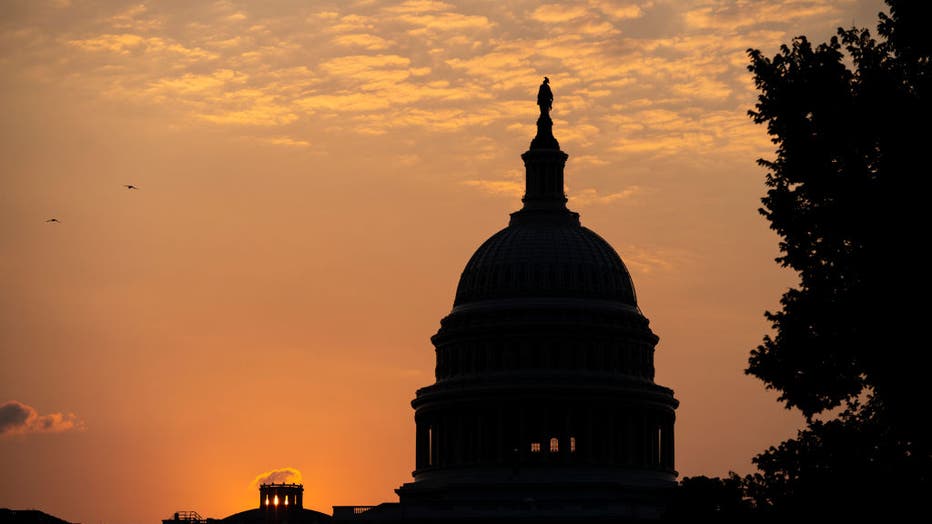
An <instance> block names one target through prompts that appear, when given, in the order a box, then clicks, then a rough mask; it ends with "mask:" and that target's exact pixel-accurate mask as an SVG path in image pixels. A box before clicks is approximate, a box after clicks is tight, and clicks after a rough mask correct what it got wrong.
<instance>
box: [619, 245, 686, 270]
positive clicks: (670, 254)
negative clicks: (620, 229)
mask: <svg viewBox="0 0 932 524" xmlns="http://www.w3.org/2000/svg"><path fill="white" fill-rule="evenodd" d="M618 254H619V255H620V256H621V258H622V260H624V261H625V265H626V266H628V268H629V269H631V270H632V271H633V272H636V273H640V274H643V275H648V274H652V273H662V272H670V271H676V270H678V269H679V268H682V267H686V266H689V265H690V264H693V263H694V262H695V259H696V256H695V255H694V254H693V253H691V252H689V251H686V250H683V249H676V248H671V247H656V246H639V245H632V244H628V245H625V246H622V249H619V250H618Z"/></svg>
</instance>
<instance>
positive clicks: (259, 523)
mask: <svg viewBox="0 0 932 524" xmlns="http://www.w3.org/2000/svg"><path fill="white" fill-rule="evenodd" d="M330 520H331V519H330V515H327V514H326V513H321V512H319V511H314V510H310V509H304V486H303V485H301V484H286V483H281V484H275V483H271V484H260V485H259V507H258V508H253V509H248V510H246V511H241V512H239V513H235V514H233V515H230V516H229V517H226V518H223V519H212V518H203V517H201V516H200V515H198V514H197V513H196V512H194V511H177V512H175V514H174V515H173V516H172V518H170V519H165V520H163V521H162V524H321V523H325V522H330Z"/></svg>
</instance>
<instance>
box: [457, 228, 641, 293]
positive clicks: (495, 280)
mask: <svg viewBox="0 0 932 524" xmlns="http://www.w3.org/2000/svg"><path fill="white" fill-rule="evenodd" d="M573 215H575V213H574V214H573ZM528 297H554V298H558V297H559V298H563V297H566V298H591V299H602V300H612V301H618V302H621V303H624V304H627V305H630V306H636V305H637V301H636V298H635V293H634V285H633V284H632V283H631V276H630V275H629V273H628V269H627V268H626V267H625V264H624V262H622V261H621V257H619V256H618V253H616V252H615V250H614V249H612V246H610V245H609V244H608V242H606V241H605V240H604V239H602V237H600V236H599V235H598V234H596V233H595V232H594V231H592V230H591V229H588V228H586V227H583V226H581V225H580V224H579V220H578V217H575V216H567V215H564V216H563V220H558V221H557V222H556V223H554V222H553V221H548V220H544V219H540V218H537V219H532V220H517V221H512V223H511V224H510V225H509V226H508V227H506V228H505V229H502V230H501V231H499V232H498V233H496V234H494V235H492V237H490V238H489V239H488V240H486V241H485V242H484V243H483V244H482V245H481V246H479V249H477V250H476V252H475V254H473V256H472V258H470V259H469V262H468V263H467V264H466V268H465V269H464V270H463V274H462V276H460V281H459V285H458V286H457V290H456V299H455V300H454V306H458V305H462V304H466V303H470V302H478V301H483V300H497V299H508V298H528Z"/></svg>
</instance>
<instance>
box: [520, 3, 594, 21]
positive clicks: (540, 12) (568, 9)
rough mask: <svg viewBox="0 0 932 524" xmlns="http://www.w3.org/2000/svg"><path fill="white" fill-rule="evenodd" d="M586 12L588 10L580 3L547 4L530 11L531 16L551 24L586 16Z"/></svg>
mask: <svg viewBox="0 0 932 524" xmlns="http://www.w3.org/2000/svg"><path fill="white" fill-rule="evenodd" d="M587 12H588V10H587V9H586V8H585V7H584V6H581V5H570V6H567V5H560V4H547V5H542V6H540V7H538V8H537V9H535V10H534V12H533V13H531V18H533V19H534V20H537V21H538V22H544V23H550V24H553V23H560V22H566V21H568V20H574V19H576V18H580V17H583V16H586V14H587Z"/></svg>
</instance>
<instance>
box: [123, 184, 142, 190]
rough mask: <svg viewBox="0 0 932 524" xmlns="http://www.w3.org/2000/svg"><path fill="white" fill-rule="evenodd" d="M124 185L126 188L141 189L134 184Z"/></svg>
mask: <svg viewBox="0 0 932 524" xmlns="http://www.w3.org/2000/svg"><path fill="white" fill-rule="evenodd" d="M123 187H125V188H126V189H139V188H138V187H136V186H134V185H133V184H123Z"/></svg>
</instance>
